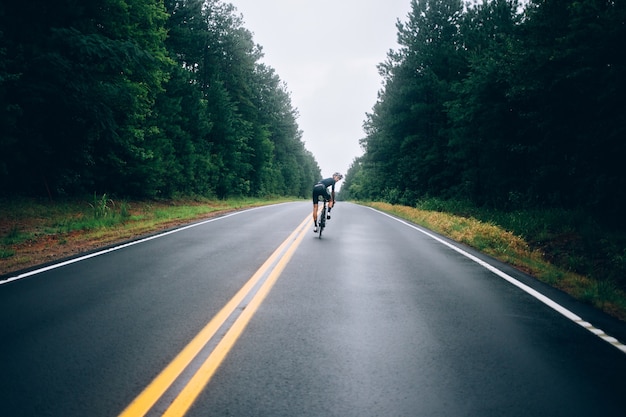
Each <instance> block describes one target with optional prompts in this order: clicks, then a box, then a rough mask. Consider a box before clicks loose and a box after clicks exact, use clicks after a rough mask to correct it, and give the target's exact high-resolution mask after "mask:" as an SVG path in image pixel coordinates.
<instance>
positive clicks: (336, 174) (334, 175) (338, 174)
mask: <svg viewBox="0 0 626 417" xmlns="http://www.w3.org/2000/svg"><path fill="white" fill-rule="evenodd" d="M335 177H337V180H336V181H339V180H341V179H343V175H341V174H340V173H339V172H335V173H334V174H333V178H335Z"/></svg>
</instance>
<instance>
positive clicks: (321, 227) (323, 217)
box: [317, 200, 327, 239]
mask: <svg viewBox="0 0 626 417" xmlns="http://www.w3.org/2000/svg"><path fill="white" fill-rule="evenodd" d="M326 204H327V202H326V200H324V204H323V206H322V212H321V213H320V215H319V216H318V222H317V225H318V227H319V238H320V239H321V238H322V231H323V230H324V228H325V227H326V210H327V208H326Z"/></svg>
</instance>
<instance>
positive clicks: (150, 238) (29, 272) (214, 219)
mask: <svg viewBox="0 0 626 417" xmlns="http://www.w3.org/2000/svg"><path fill="white" fill-rule="evenodd" d="M280 204H286V203H280ZM277 205H278V204H277ZM266 207H269V206H260V207H252V208H249V209H245V210H241V211H236V212H233V213H228V214H225V215H223V216H218V217H213V218H211V219H208V220H204V221H201V222H198V223H192V224H189V225H187V226H183V227H179V228H177V229H172V230H168V231H167V232H163V233H159V234H156V235H153V236H148V237H145V238H143V239H138V240H133V241H132V242H128V243H124V244H122V245H118V246H114V247H111V248H108V249H104V250H101V251H98V252H93V253H90V254H87V255H83V256H79V257H76V258H72V259H68V260H67V261H63V262H59V263H55V264H52V265H48V266H45V267H43V268H38V269H34V270H32V271H28V272H24V273H23V274H19V275H16V276H14V277H10V278H7V279H5V280H1V281H0V285H4V284H8V283H9V282H13V281H17V280H20V279H23V278H26V277H30V276H33V275H37V274H41V273H42V272H46V271H50V270H52V269H56V268H61V267H63V266H66V265H70V264H73V263H76V262H80V261H84V260H86V259H89V258H94V257H96V256H100V255H104V254H105V253H109V252H113V251H116V250H119V249H124V248H127V247H129V246H133V245H138V244H140V243H144V242H147V241H149V240H152V239H157V238H160V237H163V236H167V235H171V234H173V233H177V232H181V231H183V230H187V229H191V228H192V227H197V226H202V225H204V224H207V223H211V222H214V221H216V220H222V219H225V218H228V217H232V216H236V215H238V214H241V213H245V212H248V211H252V210H258V209H262V208H266Z"/></svg>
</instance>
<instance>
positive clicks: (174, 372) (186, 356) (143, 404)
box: [119, 216, 310, 417]
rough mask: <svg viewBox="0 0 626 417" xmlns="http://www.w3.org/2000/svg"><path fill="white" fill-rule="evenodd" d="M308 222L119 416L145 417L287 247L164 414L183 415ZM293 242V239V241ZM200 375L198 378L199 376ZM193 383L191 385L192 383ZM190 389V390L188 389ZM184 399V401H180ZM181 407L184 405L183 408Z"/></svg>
mask: <svg viewBox="0 0 626 417" xmlns="http://www.w3.org/2000/svg"><path fill="white" fill-rule="evenodd" d="M309 222H310V218H309V217H308V216H307V218H305V219H304V221H302V223H300V225H299V226H298V227H297V228H296V230H294V231H293V232H292V233H291V234H290V235H289V237H288V238H287V239H285V241H284V242H283V243H282V244H281V245H280V246H279V247H278V249H276V250H275V251H274V253H272V255H271V256H270V257H269V258H268V259H267V261H265V263H263V265H262V266H261V267H260V268H259V269H258V270H257V271H256V272H255V273H254V275H253V276H252V277H251V278H250V280H248V282H246V284H245V285H244V286H243V287H242V288H241V289H240V290H239V291H238V292H237V294H235V296H234V297H233V298H232V299H231V300H230V301H229V302H228V303H227V304H226V305H225V306H224V307H223V308H222V310H220V312H219V313H218V314H217V315H216V316H215V317H214V318H213V319H212V320H211V321H210V322H209V323H208V324H207V325H206V326H205V327H204V328H203V329H202V330H201V331H200V332H199V333H198V334H197V335H196V337H194V338H193V340H192V341H191V342H190V343H189V344H188V345H187V346H186V347H185V348H184V349H183V350H182V351H181V352H180V353H179V354H178V356H176V358H174V360H173V361H172V362H171V363H170V364H169V365H168V366H167V367H166V368H165V369H164V370H163V371H162V372H161V373H160V374H159V375H158V376H157V377H156V378H155V379H154V380H153V381H152V382H151V383H150V385H148V386H147V387H146V388H145V389H144V391H143V392H142V393H141V394H139V396H137V398H135V400H134V401H133V402H132V403H131V404H130V405H129V406H128V407H127V408H126V409H125V410H124V411H123V412H122V413H121V414H120V415H119V417H139V416H144V415H146V413H148V411H150V409H151V408H152V407H153V406H154V404H155V403H156V402H157V401H158V400H159V398H161V396H163V394H164V393H165V391H167V389H168V388H169V387H170V386H171V385H172V384H173V383H174V381H175V380H176V379H177V378H178V377H179V376H180V374H181V373H182V372H183V371H184V370H185V368H186V367H187V366H188V365H189V364H190V363H191V361H192V360H193V359H194V358H195V357H196V356H197V355H198V353H200V351H201V350H202V349H203V348H204V346H205V345H206V344H207V343H208V342H209V340H210V339H211V338H212V337H213V336H214V335H215V333H216V332H217V330H218V329H219V328H220V327H221V326H222V325H223V324H224V322H225V321H226V320H227V319H228V317H230V316H231V315H232V313H233V312H234V311H235V309H236V308H237V306H239V304H241V302H242V301H243V299H244V298H245V297H246V296H247V295H248V294H249V293H250V291H251V290H252V289H253V288H254V286H255V285H256V284H257V283H258V282H259V281H260V280H261V279H262V278H263V276H264V275H265V274H266V273H267V271H268V270H269V269H270V268H271V266H272V265H273V264H274V263H275V262H276V260H277V259H278V258H279V257H280V256H281V254H282V253H283V252H284V251H285V248H287V247H288V246H289V245H291V246H289V248H288V250H287V251H286V252H285V253H284V255H283V256H282V258H281V259H280V260H279V261H278V264H277V265H276V267H275V268H274V269H273V270H272V272H271V274H270V275H269V277H268V279H267V280H266V281H265V283H264V284H263V285H262V287H261V288H260V289H259V291H258V292H257V294H256V295H255V296H254V298H253V299H252V300H251V301H250V303H249V304H248V306H247V307H246V308H245V309H244V311H243V313H242V314H241V315H240V317H239V318H238V319H237V320H236V321H235V323H234V324H233V325H232V326H231V328H230V330H229V331H228V333H227V334H226V335H225V336H224V338H223V339H222V341H220V343H219V344H218V345H217V346H216V347H215V349H214V350H213V352H212V353H211V355H209V357H208V358H207V360H206V361H205V363H204V364H203V365H202V367H201V368H200V369H199V370H198V371H197V373H196V374H195V375H194V376H193V377H192V379H191V380H190V381H189V383H188V384H187V386H186V387H185V389H184V390H183V391H182V392H181V394H180V395H179V396H178V397H177V398H176V400H174V402H173V403H172V404H171V405H170V407H169V408H168V410H167V411H166V415H183V414H184V413H185V412H186V411H187V410H188V409H189V407H190V406H191V404H193V401H194V400H195V398H196V397H197V396H198V395H199V393H200V391H201V390H202V389H203V388H204V386H206V384H207V383H208V381H209V379H210V378H211V376H212V375H213V373H214V372H215V370H216V369H217V367H218V366H219V364H220V363H221V362H222V360H223V359H224V358H225V357H226V354H227V353H228V351H229V350H230V349H231V348H232V346H233V345H234V343H235V341H236V340H237V338H238V337H239V335H240V334H241V332H242V331H243V329H244V328H245V326H246V324H247V323H248V322H249V321H250V319H251V318H252V315H253V314H254V312H255V311H256V309H257V308H258V306H259V305H260V304H261V302H262V301H263V299H264V298H265V296H266V295H267V293H268V292H269V290H270V289H271V287H272V285H273V284H274V282H276V279H278V276H279V275H280V273H281V272H282V271H283V269H284V268H285V265H286V264H287V263H288V262H289V259H291V256H292V255H293V253H294V252H295V250H296V248H297V247H298V246H299V245H300V242H301V241H302V238H303V237H304V233H303V231H304V230H306V229H305V226H307V225H308V223H309ZM294 239H295V240H294ZM199 375H200V376H199ZM192 382H193V384H192ZM190 387H193V388H190ZM182 398H184V400H183V399H182ZM183 404H184V405H183Z"/></svg>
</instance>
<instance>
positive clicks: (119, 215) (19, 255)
mask: <svg viewBox="0 0 626 417" xmlns="http://www.w3.org/2000/svg"><path fill="white" fill-rule="evenodd" d="M279 201H287V199H254V198H247V199H229V200H209V199H203V198H193V199H192V198H189V199H184V200H183V199H181V200H176V201H172V200H168V201H133V202H128V201H124V200H114V199H112V198H110V197H109V196H107V195H106V194H103V195H97V194H94V195H93V197H92V198H89V199H85V200H74V201H64V202H59V203H55V204H50V203H49V202H47V201H45V202H40V201H34V200H19V201H18V200H13V201H0V275H2V274H6V273H9V272H13V271H17V270H19V269H23V268H27V267H30V266H34V265H37V264H41V263H45V262H48V261H50V260H53V259H58V258H60V257H64V256H69V255H73V254H76V253H79V252H83V251H86V250H89V249H93V248H95V247H101V246H105V245H107V244H111V243H113V242H116V241H123V240H127V239H130V238H133V237H137V236H141V235H145V234H147V233H151V232H154V231H156V230H160V229H164V228H168V227H173V226H175V225H177V224H182V223H186V222H191V221H194V220H196V219H200V218H203V217H207V216H210V215H213V214H215V213H217V212H223V211H229V210H234V209H238V208H243V207H251V206H257V205H264V204H271V203H276V202H279Z"/></svg>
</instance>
